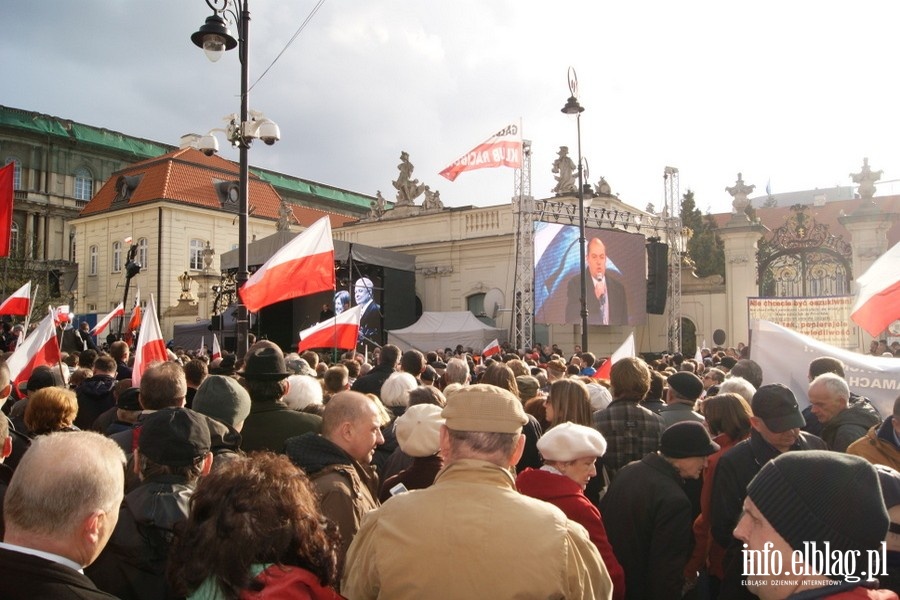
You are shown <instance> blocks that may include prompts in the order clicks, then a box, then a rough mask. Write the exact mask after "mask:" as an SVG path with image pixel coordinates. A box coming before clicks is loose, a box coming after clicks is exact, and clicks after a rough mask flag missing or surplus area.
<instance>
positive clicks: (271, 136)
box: [258, 119, 281, 146]
mask: <svg viewBox="0 0 900 600" xmlns="http://www.w3.org/2000/svg"><path fill="white" fill-rule="evenodd" d="M258 132H259V139H261V140H262V141H263V143H264V144H266V145H267V146H271V145H272V144H274V143H275V142H277V141H278V140H280V139H281V131H280V130H279V129H278V125H276V124H275V122H274V121H271V120H269V119H263V120H261V121H260V122H259V129H258Z"/></svg>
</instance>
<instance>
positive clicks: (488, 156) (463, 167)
mask: <svg viewBox="0 0 900 600" xmlns="http://www.w3.org/2000/svg"><path fill="white" fill-rule="evenodd" d="M521 166H522V132H521V127H519V126H518V125H515V124H510V125H507V126H506V127H504V128H503V129H501V130H500V131H498V132H497V133H495V134H494V135H492V136H491V137H489V138H488V139H486V140H485V141H483V142H482V143H480V144H478V145H477V146H475V147H474V148H472V149H471V150H469V151H468V152H466V153H465V154H464V155H462V156H461V157H459V158H457V159H456V160H455V161H453V163H452V164H451V165H450V166H449V167H447V168H446V169H444V170H443V171H441V172H440V175H441V176H442V177H446V178H447V179H449V180H450V181H453V180H454V179H456V178H457V177H458V176H459V174H460V173H462V172H463V171H474V170H475V169H487V168H494V167H512V168H514V169H518V168H520V167H521Z"/></svg>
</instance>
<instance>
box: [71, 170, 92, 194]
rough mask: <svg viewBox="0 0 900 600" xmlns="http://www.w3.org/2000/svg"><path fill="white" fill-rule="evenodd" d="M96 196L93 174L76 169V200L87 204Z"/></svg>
mask: <svg viewBox="0 0 900 600" xmlns="http://www.w3.org/2000/svg"><path fill="white" fill-rule="evenodd" d="M93 194H94V178H93V176H92V175H91V172H90V171H88V170H87V169H85V168H84V167H80V168H78V169H75V199H76V200H84V201H85V202H87V201H88V200H90V199H91V196H92V195H93Z"/></svg>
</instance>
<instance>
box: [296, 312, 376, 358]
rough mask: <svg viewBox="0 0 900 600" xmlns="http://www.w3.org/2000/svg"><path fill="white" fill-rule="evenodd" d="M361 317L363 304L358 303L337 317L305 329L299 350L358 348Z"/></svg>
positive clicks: (301, 336)
mask: <svg viewBox="0 0 900 600" xmlns="http://www.w3.org/2000/svg"><path fill="white" fill-rule="evenodd" d="M361 317H362V306H361V305H356V306H354V307H353V308H348V309H347V310H345V311H344V312H342V313H341V314H339V315H337V316H335V317H331V318H330V319H326V320H324V321H322V322H321V323H316V324H315V325H313V326H312V327H310V328H308V329H304V330H303V331H301V332H300V344H299V345H298V347H297V352H303V351H304V350H309V349H310V348H340V349H342V350H352V349H354V348H356V341H357V339H358V338H359V321H360V318H361Z"/></svg>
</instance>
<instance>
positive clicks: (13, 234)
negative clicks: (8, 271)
mask: <svg viewBox="0 0 900 600" xmlns="http://www.w3.org/2000/svg"><path fill="white" fill-rule="evenodd" d="M18 249H19V224H18V223H16V222H15V221H13V222H12V226H11V227H10V228H9V255H10V256H16V254H17V251H18Z"/></svg>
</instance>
